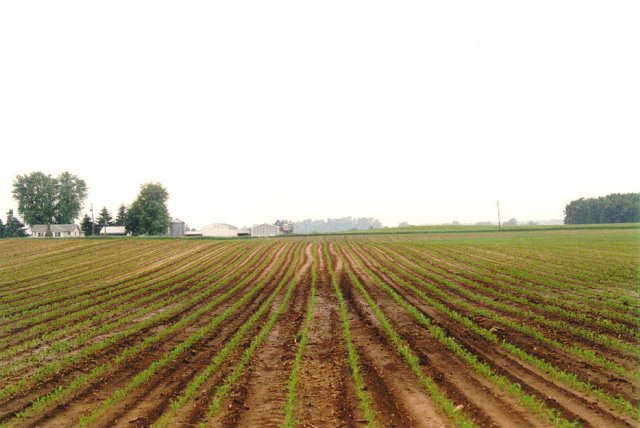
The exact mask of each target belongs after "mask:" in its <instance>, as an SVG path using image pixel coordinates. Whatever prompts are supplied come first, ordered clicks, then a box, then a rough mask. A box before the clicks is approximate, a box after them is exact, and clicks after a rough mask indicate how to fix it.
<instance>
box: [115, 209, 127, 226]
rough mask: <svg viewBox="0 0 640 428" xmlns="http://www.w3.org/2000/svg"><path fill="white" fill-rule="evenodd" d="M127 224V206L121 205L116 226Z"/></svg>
mask: <svg viewBox="0 0 640 428" xmlns="http://www.w3.org/2000/svg"><path fill="white" fill-rule="evenodd" d="M126 224H127V206H126V205H125V204H122V205H120V207H119V208H118V214H116V221H115V222H114V225H115V226H124V225H126Z"/></svg>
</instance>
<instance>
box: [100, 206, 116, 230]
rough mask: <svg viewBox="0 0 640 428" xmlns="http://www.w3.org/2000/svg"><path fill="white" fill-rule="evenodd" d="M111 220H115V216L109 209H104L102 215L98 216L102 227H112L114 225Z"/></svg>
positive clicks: (101, 211)
mask: <svg viewBox="0 0 640 428" xmlns="http://www.w3.org/2000/svg"><path fill="white" fill-rule="evenodd" d="M111 220H113V216H112V215H111V213H110V212H109V210H108V209H107V207H102V209H101V210H100V214H98V224H99V225H100V226H111V225H112V224H113V223H112V222H111Z"/></svg>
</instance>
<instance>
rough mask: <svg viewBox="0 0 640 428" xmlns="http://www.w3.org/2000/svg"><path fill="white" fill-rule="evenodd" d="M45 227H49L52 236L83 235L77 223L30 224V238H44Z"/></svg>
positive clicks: (68, 236)
mask: <svg viewBox="0 0 640 428" xmlns="http://www.w3.org/2000/svg"><path fill="white" fill-rule="evenodd" d="M47 227H50V228H51V229H50V230H51V235H50V236H51V237H52V238H74V237H79V236H84V233H83V232H82V230H81V229H80V226H78V225H77V224H52V225H47V224H34V225H33V226H31V237H32V238H44V237H46V235H47Z"/></svg>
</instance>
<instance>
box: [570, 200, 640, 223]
mask: <svg viewBox="0 0 640 428" xmlns="http://www.w3.org/2000/svg"><path fill="white" fill-rule="evenodd" d="M598 223H640V193H612V194H611V195H607V196H601V197H599V198H589V199H585V198H580V199H578V200H575V201H571V202H570V203H569V204H568V205H567V207H566V208H565V209H564V224H598Z"/></svg>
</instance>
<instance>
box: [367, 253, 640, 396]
mask: <svg viewBox="0 0 640 428" xmlns="http://www.w3.org/2000/svg"><path fill="white" fill-rule="evenodd" d="M396 254H397V255H398V257H399V258H401V259H402V260H403V261H405V262H406V263H408V264H409V265H410V266H416V262H413V261H411V260H408V259H406V258H404V257H402V255H400V254H398V253H396ZM376 263H379V261H376ZM391 270H393V271H394V272H395V273H396V274H398V275H399V276H401V277H403V278H404V279H405V280H408V281H409V282H411V280H410V279H408V278H407V277H405V276H404V275H403V272H398V270H397V269H393V268H391ZM376 273H380V272H379V271H376ZM411 273H412V274H413V275H414V276H416V277H418V278H421V279H422V280H423V281H425V282H428V283H430V284H434V285H436V286H437V285H438V284H437V283H435V282H433V281H432V280H430V279H428V278H425V277H423V276H422V275H421V274H420V273H419V272H417V271H412V272H411ZM385 278H387V277H386V276H385ZM387 279H388V278H387ZM389 281H390V282H391V283H392V282H393V281H391V280H389ZM458 285H460V286H464V285H463V284H458ZM443 290H444V291H446V292H447V293H450V294H451V295H453V296H455V297H456V298H459V299H461V300H463V301H465V302H467V303H469V304H472V305H476V306H478V307H482V308H485V309H490V310H493V311H494V312H496V313H497V314H499V315H501V316H503V317H505V318H507V319H509V320H511V321H513V322H516V323H521V324H522V321H523V320H521V319H515V318H513V317H511V316H508V315H505V314H503V313H501V312H499V311H496V310H494V309H492V308H488V307H486V306H482V305H480V304H478V303H477V302H474V301H472V300H469V299H468V298H466V297H465V296H463V295H461V294H459V292H457V291H455V290H448V287H444V288H443ZM396 291H398V290H396ZM422 291H423V292H424V293H425V294H427V295H429V296H430V297H431V298H433V299H435V300H437V301H439V302H441V303H443V304H446V305H447V306H449V307H450V308H452V309H454V310H456V311H457V312H459V313H460V314H461V315H464V316H467V317H468V318H470V319H472V320H473V321H474V322H475V323H476V324H478V325H479V326H481V327H484V328H486V329H491V328H497V327H496V325H500V323H498V322H497V321H492V320H489V319H486V318H484V317H482V316H479V315H472V314H468V313H466V312H465V311H464V310H461V309H459V308H457V307H455V306H452V305H450V304H448V302H446V301H444V300H443V299H442V298H441V297H440V296H437V295H434V294H433V293H432V292H431V291H429V290H428V289H425V288H422ZM535 327H536V328H537V329H539V330H540V331H542V332H543V333H544V334H545V336H547V337H549V338H552V339H555V340H558V341H560V342H563V343H565V342H566V340H567V339H566V336H559V335H558V334H556V333H555V332H552V331H550V330H548V329H542V328H540V327H541V326H540V325H535ZM549 333H550V334H549ZM496 335H498V337H499V338H500V339H506V340H508V341H509V342H511V343H512V344H514V345H517V346H518V347H520V348H522V349H524V350H526V351H527V352H528V353H529V354H531V355H534V356H536V357H538V358H541V359H543V360H545V361H547V362H549V363H551V364H553V365H555V366H557V367H560V368H563V369H565V370H570V371H571V372H573V373H575V374H576V375H578V377H580V378H581V379H586V380H588V381H589V382H591V384H593V385H594V386H597V387H599V388H601V389H603V390H605V391H608V392H609V393H612V394H614V395H620V396H622V397H624V398H625V399H627V400H628V401H630V402H632V403H635V404H637V403H638V397H637V388H638V386H637V385H634V384H633V383H632V382H630V381H629V380H628V379H620V378H618V376H615V375H614V374H612V373H611V372H609V371H607V370H606V369H605V368H603V367H600V366H595V365H592V364H589V363H587V362H582V361H579V360H577V359H576V358H577V357H576V356H575V355H573V354H570V353H569V352H567V351H565V350H562V349H557V348H554V347H552V346H551V345H547V344H545V343H542V342H539V341H536V340H535V339H533V338H531V337H529V336H527V335H525V334H523V333H520V332H517V331H513V330H510V329H507V327H500V328H497V331H496ZM572 339H574V340H575V341H577V342H579V343H583V344H585V345H589V346H586V349H591V348H594V347H595V348H596V349H597V350H598V352H599V353H600V354H601V355H604V356H606V357H607V358H608V359H610V360H611V361H614V362H617V363H619V364H621V365H623V366H626V367H627V368H628V369H629V370H635V369H636V367H635V366H634V363H633V361H632V360H630V359H628V358H627V359H620V358H618V357H616V355H615V354H617V352H616V351H613V353H612V352H610V351H608V350H607V351H604V350H603V349H602V348H601V347H596V346H594V345H593V343H589V342H587V341H586V340H580V338H579V337H574V336H572Z"/></svg>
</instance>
